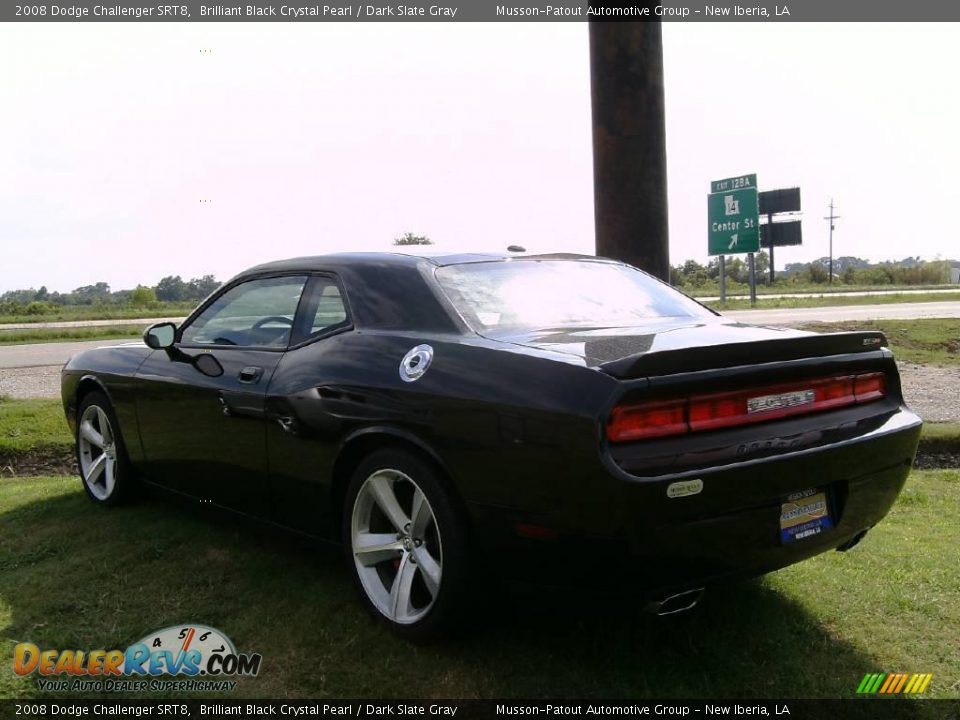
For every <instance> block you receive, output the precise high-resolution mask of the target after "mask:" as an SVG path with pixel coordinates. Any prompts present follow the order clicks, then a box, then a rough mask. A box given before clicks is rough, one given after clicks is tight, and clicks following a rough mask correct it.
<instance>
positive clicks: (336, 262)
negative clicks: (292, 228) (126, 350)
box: [240, 251, 615, 276]
mask: <svg viewBox="0 0 960 720" xmlns="http://www.w3.org/2000/svg"><path fill="white" fill-rule="evenodd" d="M517 259H519V260H591V261H601V262H615V261H612V260H609V259H607V258H601V257H596V256H594V255H578V254H576V253H545V254H536V255H534V254H526V253H512V252H489V253H439V252H429V251H426V252H413V251H394V252H345V253H332V254H330V255H312V256H305V257H295V258H287V259H286V260H275V261H273V262H268V263H263V264H261V265H256V266H255V267H252V268H249V269H248V270H245V271H244V272H242V273H240V276H245V275H256V274H260V273H265V272H287V271H295V270H306V271H311V270H336V269H338V268H343V267H356V268H360V267H363V266H378V267H383V266H384V265H394V266H401V267H402V266H407V267H412V266H417V265H419V264H421V263H429V264H431V265H435V266H437V267H443V266H446V265H462V264H465V263H480V262H497V261H501V260H517Z"/></svg>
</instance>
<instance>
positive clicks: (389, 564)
mask: <svg viewBox="0 0 960 720" xmlns="http://www.w3.org/2000/svg"><path fill="white" fill-rule="evenodd" d="M344 534H345V537H344V546H345V548H346V552H347V562H348V564H349V566H350V568H351V570H352V571H353V575H354V579H355V580H356V582H357V585H358V587H359V589H360V592H361V594H362V595H363V598H364V600H365V601H366V603H367V605H368V606H369V607H370V609H372V610H373V612H374V613H375V614H376V615H377V616H378V617H380V618H381V619H382V620H383V621H385V622H386V623H387V624H388V625H389V626H390V627H391V628H392V629H393V630H394V631H396V632H398V633H399V634H401V635H403V636H405V637H407V638H409V639H412V640H421V641H422V640H428V639H431V638H434V637H437V636H439V635H441V634H443V633H444V632H446V631H448V630H450V629H452V627H453V625H454V624H455V622H456V620H457V619H458V616H459V614H460V611H461V609H462V604H463V597H464V589H465V584H466V580H467V574H466V566H467V551H466V536H467V533H466V527H465V522H464V521H463V518H462V514H461V513H460V512H459V511H458V509H457V506H456V503H455V500H454V498H453V496H452V493H451V491H450V490H449V489H448V488H447V486H446V484H445V483H444V482H443V481H442V479H441V478H440V477H439V475H438V473H437V472H436V470H435V469H434V468H433V466H432V465H430V464H429V463H427V462H425V461H424V460H422V459H421V458H419V457H418V456H416V455H414V454H412V453H409V452H407V451H405V450H401V449H384V450H379V451H377V452H375V453H373V454H372V455H370V457H368V458H367V459H366V460H365V461H364V462H362V463H361V464H360V466H359V467H358V468H357V470H356V471H355V472H354V474H353V478H352V479H351V481H350V485H349V487H348V489H347V497H346V503H345V504H344Z"/></svg>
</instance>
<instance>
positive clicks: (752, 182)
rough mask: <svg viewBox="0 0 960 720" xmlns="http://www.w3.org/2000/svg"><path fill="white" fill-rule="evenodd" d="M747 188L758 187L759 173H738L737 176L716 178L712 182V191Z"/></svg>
mask: <svg viewBox="0 0 960 720" xmlns="http://www.w3.org/2000/svg"><path fill="white" fill-rule="evenodd" d="M747 188H753V189H754V190H756V189H757V175H756V173H753V174H751V175H738V176H737V177H731V178H725V179H723V180H714V181H713V182H712V183H710V192H712V193H718V192H727V191H728V190H746V189H747Z"/></svg>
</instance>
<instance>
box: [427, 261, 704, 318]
mask: <svg viewBox="0 0 960 720" xmlns="http://www.w3.org/2000/svg"><path fill="white" fill-rule="evenodd" d="M436 278H437V281H438V282H439V283H440V287H441V288H443V291H444V293H446V295H447V297H448V298H450V301H451V302H452V303H453V304H454V305H455V306H456V308H457V310H459V311H460V314H461V315H463V316H464V318H465V319H466V320H467V322H468V323H470V325H471V326H473V328H474V330H476V331H477V332H501V331H503V332H509V331H517V330H546V329H557V328H601V327H602V328H608V327H633V326H636V325H648V324H649V323H650V321H651V320H658V319H662V318H685V319H689V318H709V317H712V315H711V314H710V312H709V311H707V310H706V309H704V308H703V307H701V306H700V305H698V304H697V303H695V302H693V301H692V300H690V299H689V298H687V297H685V296H684V295H681V294H680V293H678V292H676V291H675V290H673V289H672V288H670V287H668V286H667V285H664V284H663V283H661V282H658V281H657V280H655V279H653V278H652V277H650V276H649V275H646V274H644V273H642V272H640V271H639V270H636V269H634V268H631V267H629V266H626V265H620V264H616V263H610V262H591V261H587V260H583V261H574V260H532V259H529V260H528V259H516V260H506V261H501V262H483V263H466V264H463V265H448V266H446V267H442V268H439V269H438V270H437V271H436Z"/></svg>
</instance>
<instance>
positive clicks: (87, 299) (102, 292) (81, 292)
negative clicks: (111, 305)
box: [72, 282, 110, 305]
mask: <svg viewBox="0 0 960 720" xmlns="http://www.w3.org/2000/svg"><path fill="white" fill-rule="evenodd" d="M72 294H73V296H74V297H75V298H76V302H77V304H78V305H92V304H93V303H98V302H106V301H108V300H109V299H110V285H108V284H107V283H105V282H98V283H95V284H93V285H84V286H83V287H78V288H77V289H76V290H74V291H73V293H72Z"/></svg>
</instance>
